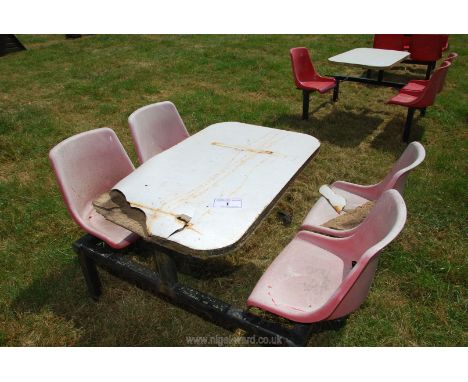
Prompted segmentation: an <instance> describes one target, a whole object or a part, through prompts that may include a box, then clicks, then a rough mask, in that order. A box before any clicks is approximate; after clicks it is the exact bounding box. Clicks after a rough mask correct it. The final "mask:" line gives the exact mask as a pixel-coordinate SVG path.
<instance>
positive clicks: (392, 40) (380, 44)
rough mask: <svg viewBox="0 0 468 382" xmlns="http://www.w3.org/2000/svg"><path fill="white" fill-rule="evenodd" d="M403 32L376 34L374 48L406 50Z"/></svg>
mask: <svg viewBox="0 0 468 382" xmlns="http://www.w3.org/2000/svg"><path fill="white" fill-rule="evenodd" d="M404 36H405V35H403V34H375V35H374V43H373V48H376V49H390V50H404Z"/></svg>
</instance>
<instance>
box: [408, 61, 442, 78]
mask: <svg viewBox="0 0 468 382" xmlns="http://www.w3.org/2000/svg"><path fill="white" fill-rule="evenodd" d="M402 63H403V64H413V65H427V69H426V77H425V79H426V80H428V79H429V78H431V73H432V72H433V70H434V69H435V67H436V64H437V61H415V60H405V61H402Z"/></svg>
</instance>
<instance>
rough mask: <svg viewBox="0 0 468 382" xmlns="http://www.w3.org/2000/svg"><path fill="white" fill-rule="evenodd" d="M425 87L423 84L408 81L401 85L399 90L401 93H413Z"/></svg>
mask: <svg viewBox="0 0 468 382" xmlns="http://www.w3.org/2000/svg"><path fill="white" fill-rule="evenodd" d="M425 88H426V86H425V85H423V84H418V83H415V82H411V81H410V82H409V83H407V84H406V85H405V86H404V87H402V88H401V90H400V91H401V92H403V93H414V92H416V93H418V92H421V91H423V90H424V89H425Z"/></svg>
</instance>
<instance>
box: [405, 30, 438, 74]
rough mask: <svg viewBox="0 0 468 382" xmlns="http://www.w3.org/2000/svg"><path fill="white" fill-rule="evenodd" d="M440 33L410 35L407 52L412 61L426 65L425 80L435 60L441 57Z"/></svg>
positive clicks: (433, 66)
mask: <svg viewBox="0 0 468 382" xmlns="http://www.w3.org/2000/svg"><path fill="white" fill-rule="evenodd" d="M442 44H443V38H442V35H438V34H414V35H412V36H411V42H410V47H409V52H410V53H411V56H410V60H411V61H412V62H414V63H419V64H425V65H427V71H426V80H428V79H429V77H430V76H431V73H432V71H433V70H434V68H435V64H436V61H437V60H438V59H440V58H441V57H442Z"/></svg>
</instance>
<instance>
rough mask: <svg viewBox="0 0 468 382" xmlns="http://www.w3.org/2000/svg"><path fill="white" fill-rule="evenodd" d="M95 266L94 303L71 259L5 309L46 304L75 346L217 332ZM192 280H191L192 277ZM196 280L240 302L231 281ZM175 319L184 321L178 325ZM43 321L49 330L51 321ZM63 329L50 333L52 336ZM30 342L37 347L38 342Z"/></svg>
mask: <svg viewBox="0 0 468 382" xmlns="http://www.w3.org/2000/svg"><path fill="white" fill-rule="evenodd" d="M99 271H100V275H101V279H102V281H103V292H104V294H103V296H102V297H101V298H100V299H99V301H97V302H95V301H93V300H92V299H91V298H90V297H89V296H88V293H87V290H86V285H85V282H84V279H83V276H82V274H81V270H80V267H79V265H78V261H77V260H76V261H74V262H73V263H69V264H66V265H64V266H63V267H62V268H61V269H60V272H54V273H51V274H49V275H47V276H46V277H44V278H40V279H36V280H35V281H33V282H32V283H31V284H30V285H29V286H28V287H27V288H24V289H23V290H21V292H20V293H19V295H18V296H17V298H16V299H15V300H14V302H13V303H12V305H11V308H12V310H13V311H14V312H16V314H17V315H18V316H19V317H22V316H23V315H24V314H28V315H31V314H41V312H42V311H43V310H44V309H47V310H49V311H52V312H53V314H54V315H55V316H58V317H61V318H62V319H64V320H65V321H66V322H71V323H74V324H73V327H74V329H70V330H78V331H79V332H80V333H82V334H81V335H80V337H79V339H78V341H77V342H74V343H71V345H77V346H90V345H92V346H95V345H97V346H125V345H126V346H148V345H150V346H160V345H162V346H181V345H182V346H183V345H184V342H183V338H185V336H186V335H189V334H190V333H199V335H201V336H213V335H220V334H219V333H223V330H222V329H221V328H220V327H218V326H217V325H216V324H214V323H211V322H209V321H206V320H204V322H205V323H204V324H202V327H199V326H200V323H199V321H198V320H194V319H193V314H192V313H188V312H187V313H185V312H182V311H180V310H178V309H176V310H175V309H174V306H173V305H172V304H171V303H170V302H168V301H165V299H164V298H161V299H160V298H158V297H157V296H154V295H152V294H150V293H149V292H137V291H136V290H137V288H136V287H135V286H132V285H130V284H127V283H125V282H120V281H119V280H117V279H116V278H115V277H113V276H110V275H109V274H108V273H107V272H105V271H103V270H99ZM242 272H243V273H247V274H249V277H250V278H252V279H255V280H257V279H258V278H259V277H260V276H261V271H260V270H259V269H258V268H257V267H256V266H255V265H254V264H251V263H248V264H245V265H244V266H243V267H242ZM218 280H219V279H218ZM194 283H195V284H197V280H194ZM198 283H199V282H198ZM201 283H202V285H204V286H205V288H200V289H206V288H209V290H206V292H209V293H210V294H211V295H213V296H216V297H218V298H221V299H223V300H227V301H226V302H229V303H232V304H233V305H235V306H236V305H237V306H238V307H240V308H242V307H243V302H240V301H237V304H236V301H229V299H230V297H233V296H234V294H237V292H238V291H237V290H236V288H235V285H236V284H235V283H232V284H231V287H226V286H225V285H224V286H223V285H218V281H217V279H214V278H213V279H212V280H211V281H210V282H209V283H207V282H206V281H202V282H201ZM190 284H192V283H190ZM194 286H199V285H194ZM244 304H245V302H244ZM110 317H112V318H110ZM177 323H180V324H181V323H184V325H182V327H184V330H181V327H180V326H178V325H177ZM44 324H45V323H44ZM48 325H49V326H51V327H52V330H53V323H49V324H48ZM184 333H185V334H184ZM67 334H68V335H69V333H67V332H63V333H59V332H57V333H56V335H57V336H58V337H60V336H66V335H67ZM341 334H342V331H341V330H338V331H337V330H336V329H334V328H331V327H329V325H327V324H325V325H318V326H317V327H316V328H315V333H313V334H312V336H311V338H310V341H309V344H311V345H315V346H327V345H329V344H331V343H333V341H336V340H337V337H338V336H341ZM47 341H48V342H47V344H48V345H49V346H50V345H53V344H54V343H55V342H54V340H53V338H48V339H47ZM57 341H58V339H57ZM35 345H38V346H41V345H43V343H41V342H39V343H36V344H35Z"/></svg>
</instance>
